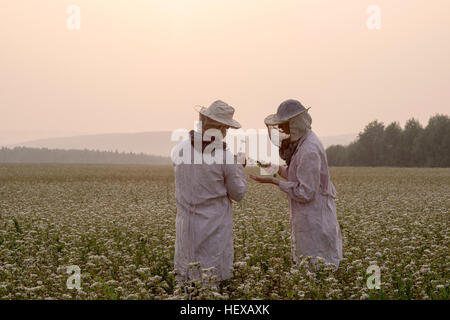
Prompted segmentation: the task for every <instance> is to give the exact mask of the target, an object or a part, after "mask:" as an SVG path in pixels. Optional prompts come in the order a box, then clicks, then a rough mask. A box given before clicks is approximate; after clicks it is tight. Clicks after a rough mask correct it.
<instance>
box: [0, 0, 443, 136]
mask: <svg viewBox="0 0 450 320" xmlns="http://www.w3.org/2000/svg"><path fill="white" fill-rule="evenodd" d="M71 4H74V5H78V6H79V7H80V9H81V28H80V30H69V29H68V28H67V24H66V21H67V19H68V17H69V14H67V13H66V10H67V7H68V6H69V5H71ZM372 4H375V5H378V6H379V7H380V8H381V10H382V11H381V29H380V30H369V29H368V28H367V26H366V20H367V18H368V14H367V13H366V9H367V7H368V6H369V5H372ZM449 12H450V1H448V0H427V1H425V0H424V1H419V0H371V1H365V0H341V1H336V0H114V1H111V0H109V1H107V0H71V1H64V0H40V1H29V0H4V1H2V4H1V8H0V41H1V45H0V135H4V137H5V136H6V135H7V134H9V135H11V134H18V135H20V134H23V133H24V132H28V133H30V132H38V133H39V132H40V133H41V135H42V133H43V132H45V134H44V135H48V136H51V135H55V134H65V133H106V132H138V131H157V130H158V131H159V130H172V129H175V128H191V127H192V126H193V121H194V120H195V119H197V114H196V113H195V111H194V109H193V107H194V106H195V105H209V104H210V103H211V102H212V101H213V100H215V99H222V100H224V101H226V102H228V103H229V104H231V105H232V106H234V107H235V108H236V114H235V116H236V119H237V120H238V121H240V122H241V123H242V125H243V127H244V129H245V128H262V127H264V125H263V119H264V117H265V116H267V115H268V114H270V113H274V112H275V111H276V108H277V107H278V105H279V104H280V102H282V101H283V100H285V99H288V98H297V99H299V100H300V101H301V102H302V103H303V104H304V105H305V106H308V107H312V109H311V110H310V112H311V115H312V117H313V129H314V130H315V131H316V132H317V133H318V134H319V135H320V136H326V135H337V134H345V133H353V132H358V131H360V130H361V129H362V128H363V127H364V126H365V125H366V124H367V123H368V122H369V121H372V120H374V119H378V120H381V121H383V122H385V123H388V122H390V121H394V120H396V121H399V122H400V124H401V125H404V123H405V120H407V119H408V118H411V117H416V118H418V119H419V120H420V121H421V122H422V123H423V124H426V122H427V121H428V118H429V117H430V116H431V115H434V114H435V113H447V114H448V113H449V110H450V90H449V87H450V41H449V40H450V23H449V16H448V15H449Z"/></svg>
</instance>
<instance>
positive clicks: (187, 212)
mask: <svg viewBox="0 0 450 320" xmlns="http://www.w3.org/2000/svg"><path fill="white" fill-rule="evenodd" d="M193 134H194V136H193V137H192V136H191V138H193V139H200V140H201V139H202V137H201V134H200V133H198V132H194V133H193ZM193 145H194V144H191V140H190V139H189V140H185V141H182V142H180V146H179V149H180V150H189V151H191V152H192V158H194V156H195V154H197V156H199V154H200V156H201V153H202V150H201V149H204V150H203V152H207V149H208V148H202V143H201V141H200V143H199V144H198V145H199V146H200V148H198V149H197V148H195V147H193ZM224 154H225V155H224V156H225V157H230V151H228V150H225V151H224ZM231 156H232V155H231ZM191 163H194V162H193V161H192V162H190V163H180V164H176V165H175V187H176V203H177V209H178V210H177V217H176V241H175V258H174V264H175V271H176V273H177V279H178V280H179V281H183V280H184V281H187V280H192V279H198V278H200V274H199V272H200V270H198V269H195V268H194V269H192V268H190V267H189V264H190V263H196V262H200V266H201V268H202V269H206V268H213V273H214V274H215V275H216V276H217V280H225V279H228V278H230V277H231V276H232V268H233V258H234V251H233V250H234V249H233V212H232V206H231V200H230V199H232V200H235V201H240V200H241V199H242V198H243V197H244V195H245V191H246V176H245V172H244V168H243V166H242V165H240V164H226V163H225V162H223V164H217V163H214V164H205V163H203V164H191Z"/></svg>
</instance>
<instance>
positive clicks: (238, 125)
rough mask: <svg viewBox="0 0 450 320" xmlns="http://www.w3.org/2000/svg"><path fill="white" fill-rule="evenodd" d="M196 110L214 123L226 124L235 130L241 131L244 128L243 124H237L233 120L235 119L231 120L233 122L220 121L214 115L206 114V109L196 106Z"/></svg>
mask: <svg viewBox="0 0 450 320" xmlns="http://www.w3.org/2000/svg"><path fill="white" fill-rule="evenodd" d="M194 109H195V110H196V111H197V112H198V113H200V114H202V115H204V116H205V117H208V118H211V119H213V120H214V121H217V122H220V123H222V124H224V125H226V126H228V127H230V128H233V129H240V128H241V127H242V126H241V124H240V123H239V122H237V121H236V120H233V119H231V120H225V119H220V118H217V117H215V116H214V115H211V114H207V113H206V112H205V110H206V108H205V107H202V106H195V107H194Z"/></svg>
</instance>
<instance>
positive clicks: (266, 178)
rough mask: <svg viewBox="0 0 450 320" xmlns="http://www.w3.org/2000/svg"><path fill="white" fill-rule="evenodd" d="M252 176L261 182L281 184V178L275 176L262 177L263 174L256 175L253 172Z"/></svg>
mask: <svg viewBox="0 0 450 320" xmlns="http://www.w3.org/2000/svg"><path fill="white" fill-rule="evenodd" d="M250 178H252V179H253V180H255V181H257V182H260V183H272V184H275V185H277V186H278V185H279V184H280V180H278V179H275V178H274V177H262V176H255V175H253V174H251V175H250Z"/></svg>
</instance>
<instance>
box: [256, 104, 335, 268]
mask: <svg viewBox="0 0 450 320" xmlns="http://www.w3.org/2000/svg"><path fill="white" fill-rule="evenodd" d="M308 110H309V108H308V109H306V108H305V107H304V106H303V105H302V104H301V103H300V102H299V101H297V100H287V101H284V102H283V103H282V104H281V105H280V106H279V108H278V110H277V113H276V114H273V115H270V116H268V117H267V118H266V119H265V120H264V122H265V124H266V125H267V127H268V129H269V136H270V138H271V140H272V142H273V143H275V144H276V145H277V146H278V147H279V154H280V157H281V158H282V159H283V160H285V162H286V164H287V166H280V167H279V168H278V174H279V175H280V176H281V177H282V178H284V179H287V181H280V180H278V179H276V178H274V177H272V176H270V177H265V176H254V175H251V176H250V177H251V178H252V179H254V180H256V181H258V182H262V183H272V184H275V185H278V186H279V187H280V189H281V190H282V191H284V192H285V193H287V196H288V199H289V209H290V217H291V242H292V255H293V259H294V260H297V259H296V258H297V257H298V256H305V257H306V256H312V257H315V258H316V257H321V258H323V259H324V260H325V261H326V262H328V263H333V264H334V265H335V266H336V268H338V267H339V262H340V260H341V259H342V236H341V230H340V228H339V223H338V221H337V216H336V208H335V204H334V199H335V198H336V189H335V188H334V185H333V183H332V182H331V181H330V174H329V171H328V162H327V156H326V153H325V150H324V148H323V146H322V143H321V142H320V141H319V138H318V137H317V136H316V134H315V133H314V132H313V131H312V130H311V123H312V119H311V116H310V115H309V113H308ZM274 130H275V131H274ZM313 261H314V260H313Z"/></svg>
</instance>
